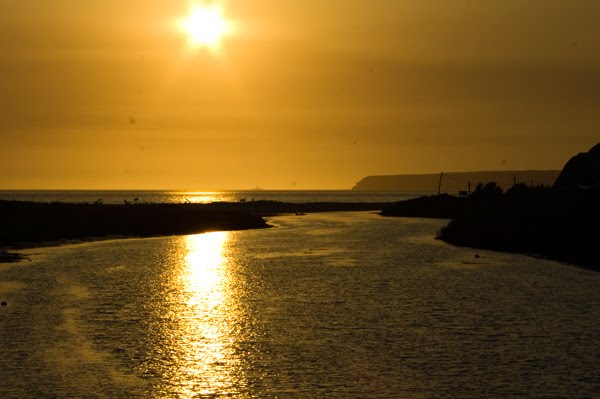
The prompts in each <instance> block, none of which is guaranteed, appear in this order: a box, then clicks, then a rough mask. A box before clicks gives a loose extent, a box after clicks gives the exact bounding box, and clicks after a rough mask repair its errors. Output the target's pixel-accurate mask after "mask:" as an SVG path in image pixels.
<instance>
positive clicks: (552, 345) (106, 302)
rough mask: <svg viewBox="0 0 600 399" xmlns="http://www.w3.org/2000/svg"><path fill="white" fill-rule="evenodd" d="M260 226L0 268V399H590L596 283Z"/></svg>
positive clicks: (598, 361) (427, 247)
mask: <svg viewBox="0 0 600 399" xmlns="http://www.w3.org/2000/svg"><path fill="white" fill-rule="evenodd" d="M270 223H271V224H272V225H274V228H271V229H265V230H252V231H237V232H216V233H208V234H200V235H191V236H174V237H161V238H150V239H124V240H112V241H103V242H93V243H85V244H76V245H67V246H62V247H53V248H37V249H31V250H28V251H26V253H27V254H28V255H29V256H30V258H31V260H30V261H28V262H24V263H18V264H2V265H0V300H2V301H6V302H7V306H3V307H1V308H0V397H1V398H125V397H134V398H509V397H521V398H590V397H598V393H599V392H600V345H599V343H600V338H599V337H600V289H599V288H600V273H594V272H590V271H586V270H582V269H578V268H575V267H572V266H568V265H563V264H560V263H556V262H552V261H547V260H541V259H536V258H532V257H527V256H521V255H512V254H501V253H496V252H488V251H479V250H477V251H476V250H473V249H465V248H456V247H452V246H449V245H446V244H444V243H442V242H439V241H436V240H435V239H434V238H433V237H434V235H435V232H436V230H437V229H439V228H440V227H441V226H442V225H443V223H444V222H443V221H439V220H425V219H406V218H382V217H380V216H378V215H374V214H370V213H362V212H361V213H323V214H311V215H307V216H280V217H274V218H271V219H270ZM476 253H477V254H478V255H480V256H479V257H476V256H475V254H476Z"/></svg>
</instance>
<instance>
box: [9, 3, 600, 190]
mask: <svg viewBox="0 0 600 399" xmlns="http://www.w3.org/2000/svg"><path fill="white" fill-rule="evenodd" d="M198 3H200V4H211V2H202V1H200V2H198ZM218 5H219V6H220V7H221V9H222V11H223V13H224V15H225V17H226V18H227V19H228V20H229V21H230V22H231V23H232V26H233V27H234V29H232V32H231V33H230V34H229V35H228V36H226V37H224V38H223V39H222V40H221V42H220V46H218V48H208V47H202V46H200V47H192V46H190V42H189V39H188V37H187V36H186V35H185V33H184V32H182V31H181V30H180V29H179V28H178V24H177V21H180V20H181V19H182V18H184V17H186V15H188V14H189V12H190V9H191V5H190V2H188V1H183V0H182V1H178V0H152V1H148V0H85V1H81V0H1V1H0V188H4V189H11V188H50V189H52V188H90V189H94V188H107V189H108V188H131V189H244V188H253V187H256V186H260V187H261V188H272V189H292V188H296V189H313V188H321V189H325V188H350V187H352V186H353V185H354V183H355V182H356V181H358V180H360V179H361V178H362V177H364V176H366V175H371V174H401V173H430V172H431V173H437V172H439V171H442V170H444V171H447V172H450V171H468V170H501V169H560V168H561V167H562V166H563V165H564V163H565V162H566V161H567V160H568V158H569V157H570V156H572V155H574V154H575V153H577V152H581V151H586V150H587V149H589V148H590V147H592V146H593V145H594V144H596V143H597V142H599V141H600V140H599V138H600V111H599V110H600V24H599V23H598V16H599V15H600V2H599V1H597V0H560V1H559V0H527V1H524V0H477V1H476V0H369V1H366V0H327V1H324V0H293V1H292V0H289V1H287V0H229V1H225V2H220V3H218Z"/></svg>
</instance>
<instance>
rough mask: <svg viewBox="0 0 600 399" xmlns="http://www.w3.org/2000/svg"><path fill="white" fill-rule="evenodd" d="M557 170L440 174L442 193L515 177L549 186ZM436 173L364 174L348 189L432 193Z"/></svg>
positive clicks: (507, 181) (505, 184)
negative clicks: (365, 175)
mask: <svg viewBox="0 0 600 399" xmlns="http://www.w3.org/2000/svg"><path fill="white" fill-rule="evenodd" d="M559 173H560V171H558V170H503V171H484V172H481V171H475V172H449V173H444V178H443V181H442V185H441V188H442V192H447V193H458V192H459V191H468V188H469V185H470V186H472V187H476V186H477V185H478V184H485V183H488V182H491V181H493V182H496V183H497V184H498V185H500V186H503V187H509V186H510V185H512V184H513V182H514V180H515V179H516V180H517V181H519V182H527V184H530V183H531V184H534V185H545V186H551V185H552V184H554V181H555V180H556V178H557V177H558V175H559ZM439 183H440V174H439V173H436V174H419V175H382V176H367V177H365V178H364V179H362V180H361V181H359V182H358V183H356V185H355V186H354V187H353V188H352V190H354V191H403V192H412V193H433V192H437V191H438V186H439Z"/></svg>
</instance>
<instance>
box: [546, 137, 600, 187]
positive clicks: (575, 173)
mask: <svg viewBox="0 0 600 399" xmlns="http://www.w3.org/2000/svg"><path fill="white" fill-rule="evenodd" d="M554 188H556V189H559V190H570V191H572V190H600V143H599V144H596V145H595V146H594V147H593V148H592V149H591V150H589V151H588V152H582V153H580V154H577V155H575V156H574V157H573V158H571V159H570V160H569V162H567V164H566V165H565V167H564V168H563V170H562V172H560V175H559V176H558V179H556V182H555V183H554Z"/></svg>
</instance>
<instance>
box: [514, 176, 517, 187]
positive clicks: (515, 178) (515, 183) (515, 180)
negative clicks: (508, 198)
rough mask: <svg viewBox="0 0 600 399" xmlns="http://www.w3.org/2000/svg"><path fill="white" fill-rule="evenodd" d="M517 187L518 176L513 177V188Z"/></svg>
mask: <svg viewBox="0 0 600 399" xmlns="http://www.w3.org/2000/svg"><path fill="white" fill-rule="evenodd" d="M516 185H517V175H513V186H516Z"/></svg>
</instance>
